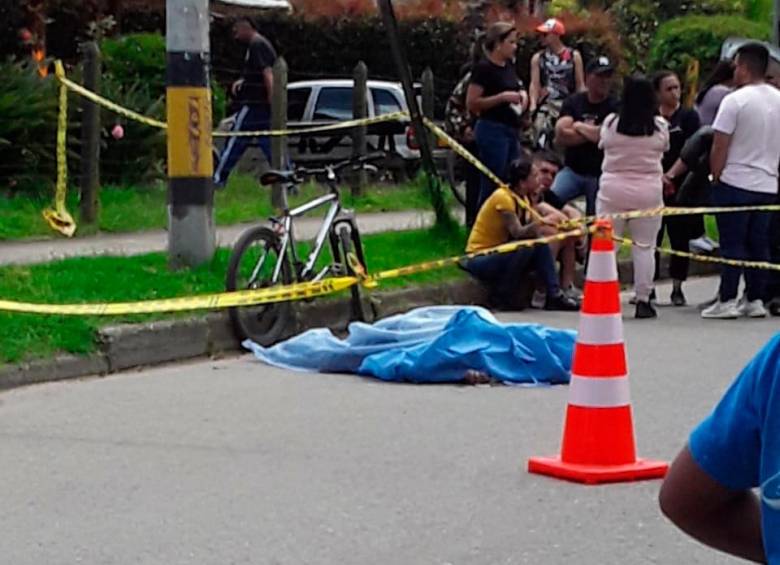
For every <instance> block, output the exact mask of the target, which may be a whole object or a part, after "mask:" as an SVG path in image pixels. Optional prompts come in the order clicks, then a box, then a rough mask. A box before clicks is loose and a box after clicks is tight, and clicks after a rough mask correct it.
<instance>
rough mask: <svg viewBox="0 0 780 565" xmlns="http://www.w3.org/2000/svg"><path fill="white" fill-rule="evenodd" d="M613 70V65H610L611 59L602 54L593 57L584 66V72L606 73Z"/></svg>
mask: <svg viewBox="0 0 780 565" xmlns="http://www.w3.org/2000/svg"><path fill="white" fill-rule="evenodd" d="M614 70H615V67H613V66H612V61H610V60H609V58H608V57H605V56H604V55H601V56H599V57H594V58H593V59H591V60H590V61H588V64H587V66H586V67H585V72H586V73H596V74H606V73H611V72H614Z"/></svg>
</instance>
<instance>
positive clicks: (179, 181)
mask: <svg viewBox="0 0 780 565" xmlns="http://www.w3.org/2000/svg"><path fill="white" fill-rule="evenodd" d="M166 22H167V24H166V28H167V29H166V32H167V33H166V40H167V51H168V55H167V58H168V61H167V70H168V76H167V85H168V88H167V107H168V256H169V261H170V263H171V266H172V267H174V268H179V267H194V266H196V265H200V264H202V263H205V262H207V261H210V260H211V258H212V257H213V255H214V250H215V248H216V235H215V231H214V188H213V184H212V175H213V173H214V162H213V157H212V153H211V150H212V142H211V127H212V123H211V90H210V89H209V3H208V0H166Z"/></svg>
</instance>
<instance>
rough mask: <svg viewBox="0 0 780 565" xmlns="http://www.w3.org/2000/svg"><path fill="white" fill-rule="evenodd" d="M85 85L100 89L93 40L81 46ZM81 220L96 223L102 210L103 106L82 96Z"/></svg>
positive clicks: (89, 87) (96, 46) (97, 62)
mask: <svg viewBox="0 0 780 565" xmlns="http://www.w3.org/2000/svg"><path fill="white" fill-rule="evenodd" d="M81 49H82V53H83V57H84V60H83V63H82V66H83V72H84V77H83V81H84V86H85V88H88V89H89V90H91V91H92V92H97V93H99V92H100V49H99V48H98V45H97V43H95V42H94V41H89V42H86V43H84V44H82V46H81ZM81 108H82V116H81V183H80V184H81V202H80V206H81V221H82V222H84V223H86V224H94V223H96V222H97V221H98V215H99V213H100V107H99V106H98V105H97V104H95V103H94V102H90V101H89V100H87V99H86V98H83V97H82V99H81Z"/></svg>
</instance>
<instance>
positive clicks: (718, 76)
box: [696, 60, 734, 104]
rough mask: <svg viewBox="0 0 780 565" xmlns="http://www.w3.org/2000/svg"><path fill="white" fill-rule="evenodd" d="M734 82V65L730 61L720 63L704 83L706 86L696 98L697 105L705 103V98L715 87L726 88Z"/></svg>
mask: <svg viewBox="0 0 780 565" xmlns="http://www.w3.org/2000/svg"><path fill="white" fill-rule="evenodd" d="M733 82H734V63H733V62H732V61H730V60H723V61H719V62H718V64H717V65H715V68H714V69H712V72H711V73H710V76H708V77H707V80H706V81H704V86H703V87H702V89H701V90H700V91H699V94H698V95H697V96H696V103H697V104H701V103H702V102H703V101H704V97H705V96H706V95H707V93H708V92H709V91H710V89H711V88H712V87H713V86H717V85H719V84H722V85H725V86H731V85H732V83H733Z"/></svg>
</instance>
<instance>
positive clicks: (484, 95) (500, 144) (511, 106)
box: [466, 22, 528, 209]
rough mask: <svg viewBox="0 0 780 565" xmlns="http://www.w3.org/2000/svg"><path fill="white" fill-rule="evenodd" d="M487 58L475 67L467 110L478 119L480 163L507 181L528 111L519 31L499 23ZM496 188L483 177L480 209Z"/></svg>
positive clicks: (491, 32)
mask: <svg viewBox="0 0 780 565" xmlns="http://www.w3.org/2000/svg"><path fill="white" fill-rule="evenodd" d="M484 47H485V58H484V59H482V60H481V61H480V62H479V63H477V64H476V65H475V66H474V69H473V70H472V72H471V82H470V83H469V87H468V90H467V92H466V107H467V108H468V110H469V112H471V113H472V114H473V115H475V116H477V122H476V125H475V127H474V137H475V140H476V143H477V149H478V152H479V158H480V160H481V161H482V162H483V163H484V164H485V165H486V166H487V167H488V168H489V169H490V170H491V171H493V172H494V173H495V174H496V175H497V176H498V177H499V178H501V179H502V180H506V174H507V167H508V165H509V163H511V162H512V161H514V160H515V159H517V157H518V155H519V133H520V127H521V125H522V121H521V118H522V115H523V113H524V112H525V110H526V109H527V108H528V94H527V93H526V91H525V90H524V89H523V84H522V82H521V81H520V79H519V78H518V76H517V70H516V69H515V53H516V52H517V30H516V29H515V27H514V25H513V24H511V23H508V22H497V23H494V24H493V25H491V26H490V27H489V28H488V30H487V32H486V33H485V42H484ZM495 189H496V186H495V185H494V184H493V182H492V181H491V180H490V179H488V178H487V177H486V176H484V175H483V176H482V179H481V186H480V194H479V202H478V206H477V209H479V208H481V206H482V204H483V203H484V202H485V201H486V200H487V199H488V197H489V196H490V195H491V194H492V193H493V191H494V190H495Z"/></svg>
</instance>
